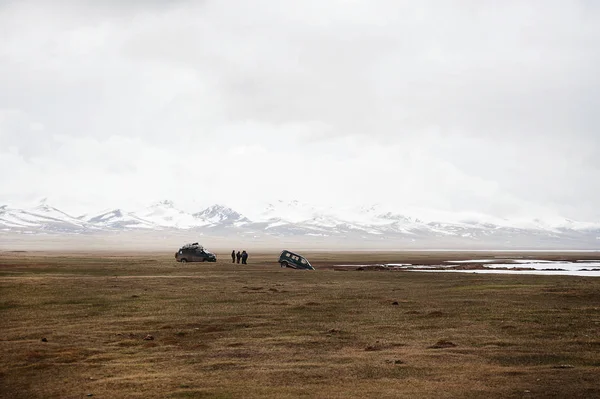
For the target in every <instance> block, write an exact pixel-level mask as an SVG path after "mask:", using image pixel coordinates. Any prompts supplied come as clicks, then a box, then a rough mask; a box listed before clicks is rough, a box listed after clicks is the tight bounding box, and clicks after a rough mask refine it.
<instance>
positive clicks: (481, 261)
mask: <svg viewBox="0 0 600 399" xmlns="http://www.w3.org/2000/svg"><path fill="white" fill-rule="evenodd" d="M501 262H511V263H515V264H530V263H545V264H548V263H564V262H563V261H557V260H539V259H506V258H505V259H469V260H447V261H445V262H444V263H458V264H462V263H490V264H495V263H501Z"/></svg>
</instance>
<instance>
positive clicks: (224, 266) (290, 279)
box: [0, 252, 600, 399]
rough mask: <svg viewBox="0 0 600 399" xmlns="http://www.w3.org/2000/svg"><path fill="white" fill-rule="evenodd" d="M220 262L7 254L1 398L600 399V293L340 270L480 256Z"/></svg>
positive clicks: (569, 282) (570, 280)
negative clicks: (300, 266)
mask: <svg viewBox="0 0 600 399" xmlns="http://www.w3.org/2000/svg"><path fill="white" fill-rule="evenodd" d="M218 255H219V261H218V262H217V263H213V264H198V263H188V264H185V265H182V264H178V263H176V262H175V261H174V259H173V255H172V254H164V253H163V254H155V253H154V254H153V253H142V254H125V253H121V254H117V253H112V254H111V253H80V254H57V253H54V254H52V253H9V252H4V253H0V321H1V329H0V351H1V361H0V396H1V397H3V398H15V399H18V398H85V397H90V396H89V395H93V397H94V398H254V397H260V398H297V397H315V398H350V397H357V398H367V397H369V398H401V397H406V398H491V397H502V398H544V397H555V398H593V397H600V378H599V377H600V332H599V331H600V278H593V277H568V276H539V275H531V276H527V275H518V276H515V275H503V274H498V275H487V274H486V275H474V274H457V273H431V274H430V273H420V272H408V271H354V270H348V271H336V270H333V268H332V265H334V264H338V263H343V264H348V263H378V262H398V263H401V262H407V263H425V264H427V263H438V262H441V261H442V260H447V259H465V258H468V257H473V256H474V257H475V258H477V259H481V258H485V257H489V256H492V255H493V254H482V253H480V252H478V253H475V254H468V253H446V254H440V253H426V252H405V253H391V252H389V253H383V252H382V253H374V254H373V253H367V252H362V253H359V254H354V255H352V256H351V255H349V254H347V253H326V252H320V253H312V254H307V255H309V258H310V260H311V262H312V263H313V264H314V265H315V267H317V269H318V270H316V271H314V272H311V271H296V270H291V269H287V270H282V269H280V268H279V267H278V265H277V264H276V263H275V259H276V254H274V253H273V254H267V253H265V254H257V255H255V254H252V253H251V257H250V259H249V262H250V264H249V265H247V266H242V265H237V264H236V265H232V264H231V263H229V259H230V258H229V256H228V255H227V254H218ZM569 256H572V255H569V254H558V253H552V254H539V253H538V254H536V257H537V258H541V259H562V258H565V257H569ZM573 256H574V255H573ZM586 256H587V257H590V256H592V255H590V254H581V255H578V256H577V258H578V259H585V258H586ZM592 257H593V256H592ZM595 257H596V259H597V258H598V255H597V254H596V255H595ZM442 258H443V259H442ZM147 335H151V336H152V337H153V339H152V340H144V338H145V337H146V336H147ZM42 338H46V340H47V342H42Z"/></svg>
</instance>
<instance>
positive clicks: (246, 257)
mask: <svg viewBox="0 0 600 399" xmlns="http://www.w3.org/2000/svg"><path fill="white" fill-rule="evenodd" d="M247 261H248V253H247V252H246V250H243V251H242V264H244V265H247V264H248V262H247Z"/></svg>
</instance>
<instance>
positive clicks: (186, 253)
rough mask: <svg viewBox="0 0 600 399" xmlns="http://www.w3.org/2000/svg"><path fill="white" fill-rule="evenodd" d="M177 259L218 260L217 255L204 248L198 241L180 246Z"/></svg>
mask: <svg viewBox="0 0 600 399" xmlns="http://www.w3.org/2000/svg"><path fill="white" fill-rule="evenodd" d="M175 260H177V262H181V263H185V262H216V261H217V256H216V255H215V254H213V253H211V252H208V251H206V250H205V249H204V247H203V246H202V245H198V243H197V242H195V243H193V244H186V245H184V246H183V247H181V248H179V251H177V252H175Z"/></svg>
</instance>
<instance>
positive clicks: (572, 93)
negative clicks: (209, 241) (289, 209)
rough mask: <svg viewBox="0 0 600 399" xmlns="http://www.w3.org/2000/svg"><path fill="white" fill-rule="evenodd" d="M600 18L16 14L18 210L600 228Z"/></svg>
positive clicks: (0, 150) (23, 0)
mask: <svg viewBox="0 0 600 399" xmlns="http://www.w3.org/2000/svg"><path fill="white" fill-rule="evenodd" d="M598 71H600V4H599V3H598V2H595V1H593V0H585V1H584V0H581V1H578V0H570V1H563V0H555V1H554V0H544V1H533V0H532V1H523V0H519V1H479V0H477V1H475V0H473V1H469V0H463V1H458V0H457V1H442V0H440V1H419V2H416V1H412V0H410V1H400V0H390V1H377V0H364V1H361V0H354V1H352V0H346V1H342V0H303V1H297V0H296V1H284V0H269V1H266V0H263V1H260V0H254V1H234V0H229V1H226V0H224V1H216V0H205V1H167V0H164V1H163V0H153V1H141V0H139V1H134V0H129V1H117V0H103V1H93V0H78V1H75V0H73V1H61V0H54V1H27V0H18V1H10V0H9V1H6V0H4V1H3V0H0V203H12V204H19V203H21V202H24V201H31V200H36V199H38V198H42V197H49V198H50V199H51V200H52V201H55V202H56V203H57V204H66V205H69V206H73V207H75V206H77V207H80V208H81V207H83V208H85V207H96V208H107V207H112V206H122V207H128V206H137V205H139V204H144V203H150V202H153V201H156V200H161V199H171V200H173V201H175V202H176V203H178V204H181V205H182V206H183V207H186V206H187V207H193V206H199V205H198V204H209V203H211V202H220V203H224V204H227V205H230V206H240V207H243V206H246V207H247V206H249V205H248V204H251V203H254V202H258V201H263V200H265V201H267V200H275V199H284V200H287V199H298V200H301V201H306V202H309V203H314V204H324V205H331V204H339V205H353V204H371V203H384V204H387V205H389V206H392V207H395V208H396V209H397V210H398V211H402V210H403V209H409V208H411V207H422V208H433V209H439V210H444V211H473V212H482V213H486V214H491V215H495V216H501V217H516V216H523V215H532V216H533V217H544V216H547V215H558V214H560V215H563V216H565V217H570V218H575V219H579V220H588V221H600V210H599V209H600V208H598V204H600V73H598Z"/></svg>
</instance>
